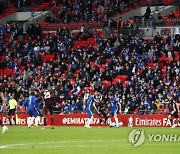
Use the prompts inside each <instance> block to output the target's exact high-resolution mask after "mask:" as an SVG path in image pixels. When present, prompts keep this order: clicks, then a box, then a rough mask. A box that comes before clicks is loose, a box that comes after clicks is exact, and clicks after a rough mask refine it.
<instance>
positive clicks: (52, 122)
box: [51, 116, 54, 125]
mask: <svg viewBox="0 0 180 154" xmlns="http://www.w3.org/2000/svg"><path fill="white" fill-rule="evenodd" d="M53 120H54V119H53V116H51V125H53V124H54V121H53Z"/></svg>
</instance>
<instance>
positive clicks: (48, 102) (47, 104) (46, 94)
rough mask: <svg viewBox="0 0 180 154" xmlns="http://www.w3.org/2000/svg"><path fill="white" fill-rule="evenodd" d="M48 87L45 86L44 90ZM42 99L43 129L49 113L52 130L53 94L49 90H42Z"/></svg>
mask: <svg viewBox="0 0 180 154" xmlns="http://www.w3.org/2000/svg"><path fill="white" fill-rule="evenodd" d="M47 87H48V85H47V84H45V85H44V88H45V89H47ZM41 95H42V98H43V101H44V110H43V116H44V127H43V129H44V128H45V127H46V126H47V123H46V115H47V113H48V111H49V113H50V119H51V124H50V126H51V129H54V127H53V125H54V118H53V102H54V94H53V92H52V91H50V90H44V91H43V92H42V93H41Z"/></svg>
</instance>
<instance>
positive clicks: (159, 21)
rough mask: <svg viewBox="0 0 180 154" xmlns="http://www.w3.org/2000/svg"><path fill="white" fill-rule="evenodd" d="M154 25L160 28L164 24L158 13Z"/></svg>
mask: <svg viewBox="0 0 180 154" xmlns="http://www.w3.org/2000/svg"><path fill="white" fill-rule="evenodd" d="M156 23H157V25H158V26H162V25H163V24H164V18H163V16H162V15H161V14H160V13H158V18H157V21H156Z"/></svg>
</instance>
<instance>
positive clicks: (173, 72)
mask: <svg viewBox="0 0 180 154" xmlns="http://www.w3.org/2000/svg"><path fill="white" fill-rule="evenodd" d="M65 2H67V1H62V4H61V2H60V3H59V1H44V2H41V3H39V4H38V5H39V7H38V8H36V7H34V1H33V2H32V3H31V4H30V5H31V7H32V10H43V9H45V8H47V7H50V9H51V11H52V12H53V14H54V16H53V17H50V18H49V17H47V18H46V21H44V22H40V23H38V22H36V23H32V24H30V26H29V28H28V29H27V31H26V33H23V32H22V29H21V28H19V27H18V26H17V25H16V24H10V23H7V24H5V25H0V44H1V46H0V85H1V88H2V90H3V91H4V93H5V99H6V100H8V99H9V95H8V94H9V93H13V92H15V98H16V99H17V100H18V103H19V105H18V107H19V111H20V112H23V111H24V108H23V107H22V103H23V100H24V99H25V97H26V95H27V94H28V91H29V90H30V89H32V88H35V89H43V84H44V82H45V81H47V82H48V86H49V88H51V89H53V90H54V91H55V92H54V93H55V96H56V101H55V111H56V112H63V113H72V112H75V111H82V110H83V95H84V93H85V92H86V91H88V90H89V91H91V92H94V91H96V90H97V91H99V92H101V93H102V95H103V97H106V95H107V94H108V92H109V91H112V92H114V93H116V94H117V95H118V96H119V98H120V102H121V105H122V111H123V112H124V111H126V114H128V113H133V112H137V113H139V114H152V113H155V112H156V113H162V114H166V112H167V111H168V109H170V103H169V98H168V95H171V96H172V98H173V99H175V100H176V101H177V102H178V101H179V98H180V90H179V87H180V86H179V85H180V83H179V81H180V79H179V78H180V73H179V72H180V61H179V56H180V55H179V54H180V52H179V50H180V36H179V35H178V34H177V35H175V36H174V37H171V36H167V37H165V38H162V36H161V34H157V35H156V36H155V37H154V38H150V39H145V38H142V36H141V35H139V33H136V34H135V35H131V34H129V33H124V32H127V30H129V29H135V30H138V27H137V26H136V23H135V22H134V20H133V18H129V20H128V21H127V22H126V21H123V22H124V23H122V24H121V23H119V22H117V23H115V24H114V26H112V23H110V21H112V18H111V17H116V16H117V15H118V14H119V13H122V12H123V11H122V10H121V11H120V12H118V9H117V8H116V7H117V6H119V5H117V4H116V2H117V1H112V3H111V1H106V2H107V3H104V1H100V2H102V4H103V5H99V4H97V3H96V2H97V1H93V2H94V3H92V4H91V3H90V4H89V3H88V2H89V1H84V2H86V3H85V4H86V5H87V6H88V5H89V6H88V9H89V10H80V8H81V9H82V7H80V6H79V5H82V4H81V3H79V2H81V1H73V2H74V3H72V4H71V3H65ZM68 2H70V1H68ZM118 2H119V1H118ZM172 2H173V1H171V0H166V1H165V0H163V3H164V4H165V5H169V4H171V3H172ZM121 3H123V2H121ZM132 4H133V3H132V1H130V2H129V3H126V4H124V5H125V7H124V10H125V11H128V10H131V9H133V8H134V7H139V5H138V3H136V5H134V4H133V5H132ZM97 6H102V8H104V7H105V6H106V9H107V10H108V9H109V11H110V12H111V13H110V14H111V15H109V16H108V17H107V20H108V26H107V27H106V28H108V29H111V28H112V29H113V30H114V29H115V30H116V33H111V35H108V36H107V37H105V36H104V31H103V30H102V29H100V25H101V24H102V22H104V18H99V16H101V13H103V15H102V16H107V11H105V10H106V9H104V11H105V12H103V11H102V12H101V11H100V9H102V8H99V7H97ZM110 6H111V7H112V6H113V7H115V8H114V9H113V10H116V11H115V12H113V13H112V10H111V9H110ZM62 8H63V9H62ZM68 8H70V10H69V11H67V12H69V13H70V14H71V15H70V17H69V19H66V18H68V17H67V16H68V14H67V12H66V11H65V12H66V13H62V12H63V11H64V9H65V10H66V9H68ZM59 10H61V13H62V14H63V15H62V14H61V13H60V14H59ZM76 11H77V12H78V14H77V16H76ZM88 11H89V12H92V13H93V11H94V13H96V15H93V14H91V15H90V16H89V17H88V22H90V23H88V22H87V21H85V20H86V19H85V14H86V13H87V12H88ZM72 14H74V15H72ZM105 14H106V15H105ZM174 14H175V16H176V19H175V20H177V21H178V20H179V10H177V11H174ZM3 16H5V15H3ZM58 16H59V17H58ZM72 16H73V17H72ZM94 16H97V19H96V18H94ZM168 16H169V15H164V16H163V18H164V20H166V19H168V18H169V17H168ZM71 17H72V18H71ZM48 18H49V19H48ZM52 18H53V19H52ZM121 20H123V19H121ZM52 21H53V22H52ZM76 22H78V23H76ZM173 22H174V20H173ZM165 24H166V25H171V26H172V25H174V24H175V23H173V24H169V23H167V22H166V21H165ZM121 25H122V26H123V27H120V26H121ZM111 26H112V27H111ZM119 29H120V30H119ZM121 30H122V31H121ZM77 87H79V88H80V91H79V92H78V93H75V91H76V90H77ZM72 102H73V103H72ZM74 105H75V106H76V108H74ZM127 108H128V110H127ZM74 110H75V111H74Z"/></svg>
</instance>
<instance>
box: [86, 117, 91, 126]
mask: <svg viewBox="0 0 180 154" xmlns="http://www.w3.org/2000/svg"><path fill="white" fill-rule="evenodd" d="M91 121H92V119H91V118H89V119H88V121H87V124H86V126H87V127H89V125H90V124H91Z"/></svg>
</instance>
